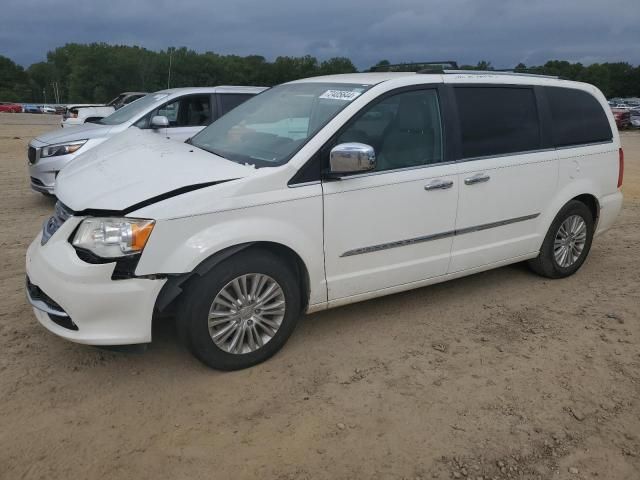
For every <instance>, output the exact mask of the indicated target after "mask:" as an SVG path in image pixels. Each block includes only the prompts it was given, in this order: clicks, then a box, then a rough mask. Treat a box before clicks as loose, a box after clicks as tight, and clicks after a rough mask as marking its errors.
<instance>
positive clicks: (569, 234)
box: [553, 215, 587, 268]
mask: <svg viewBox="0 0 640 480" xmlns="http://www.w3.org/2000/svg"><path fill="white" fill-rule="evenodd" d="M586 243H587V224H586V223H585V221H584V219H583V218H582V217H581V216H580V215H571V216H570V217H568V218H567V219H566V220H565V221H564V222H562V224H561V225H560V228H559V229H558V232H557V233H556V238H555V240H554V242H553V256H554V257H555V260H556V263H557V264H558V265H560V266H561V267H563V268H568V267H570V266H572V265H573V264H575V263H576V262H577V261H578V259H579V258H580V256H581V255H582V252H583V251H584V246H585V245H586Z"/></svg>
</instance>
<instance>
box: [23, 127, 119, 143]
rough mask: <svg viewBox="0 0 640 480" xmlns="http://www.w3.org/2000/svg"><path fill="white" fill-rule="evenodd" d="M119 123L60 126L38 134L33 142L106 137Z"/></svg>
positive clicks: (57, 141) (60, 141)
mask: <svg viewBox="0 0 640 480" xmlns="http://www.w3.org/2000/svg"><path fill="white" fill-rule="evenodd" d="M114 127H119V125H115V126H114V125H100V124H96V123H85V124H83V125H77V126H74V127H73V128H59V129H57V130H53V131H51V132H47V133H43V134H42V135H38V136H37V137H36V138H35V139H34V140H32V143H33V144H35V145H36V146H41V145H52V144H54V143H64V142H75V141H77V140H89V139H91V138H102V137H106V136H107V135H108V134H109V132H110V131H111V129H113V128H114Z"/></svg>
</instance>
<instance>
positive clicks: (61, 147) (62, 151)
mask: <svg viewBox="0 0 640 480" xmlns="http://www.w3.org/2000/svg"><path fill="white" fill-rule="evenodd" d="M85 143H87V141H86V140H78V141H77V142H70V143H59V144H57V145H49V146H46V147H42V150H40V158H46V157H57V156H58V155H67V154H69V153H73V152H77V151H78V150H80V148H82V146H83V145H84V144H85Z"/></svg>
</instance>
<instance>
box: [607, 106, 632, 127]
mask: <svg viewBox="0 0 640 480" xmlns="http://www.w3.org/2000/svg"><path fill="white" fill-rule="evenodd" d="M611 112H612V113H613V118H615V120H616V126H617V127H618V130H624V129H625V128H629V126H630V125H631V110H629V109H627V108H612V109H611Z"/></svg>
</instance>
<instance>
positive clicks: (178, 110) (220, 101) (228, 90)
mask: <svg viewBox="0 0 640 480" xmlns="http://www.w3.org/2000/svg"><path fill="white" fill-rule="evenodd" d="M265 89H266V88H265V87H199V88H173V89H170V90H162V91H159V92H156V93H149V94H147V95H145V96H144V97H142V98H140V99H138V100H137V101H135V102H132V103H130V104H129V105H126V106H124V107H122V108H121V109H119V110H117V111H115V112H114V113H112V114H111V115H109V116H108V117H105V118H103V119H100V120H98V121H96V122H95V123H87V124H84V125H79V126H77V127H74V128H71V129H66V128H65V129H64V130H55V131H53V132H48V133H45V134H43V135H40V136H38V137H36V138H34V139H33V140H31V142H29V148H28V163H29V176H30V180H31V188H32V189H33V190H35V191H36V192H40V193H44V194H48V195H53V194H54V192H55V183H56V176H57V175H58V172H59V171H60V170H61V169H62V168H63V167H64V166H65V165H67V164H68V163H69V162H71V160H73V159H74V158H75V157H76V156H78V155H80V154H84V153H86V152H87V151H89V150H91V149H92V148H94V147H95V146H96V145H99V144H101V143H102V142H104V141H105V140H107V139H108V138H110V137H112V136H114V135H116V134H118V133H121V132H124V131H125V130H127V129H129V128H131V127H137V129H141V130H146V131H148V132H149V133H150V134H155V135H158V136H161V137H163V138H169V139H172V140H177V141H179V142H184V141H185V140H187V139H188V138H191V137H192V136H193V135H195V134H196V133H198V132H199V131H200V130H202V129H203V128H204V127H206V126H207V125H209V124H210V123H211V122H213V121H214V120H216V119H217V118H219V117H221V116H222V115H224V114H225V113H227V112H228V111H230V110H231V109H233V108H234V107H236V106H238V105H240V104H241V103H243V102H244V101H245V100H248V99H249V98H251V97H252V96H254V95H256V94H258V93H260V92H262V91H263V90H265Z"/></svg>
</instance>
